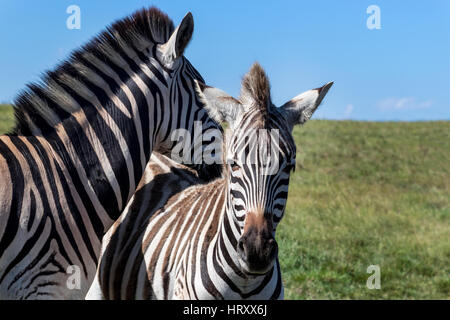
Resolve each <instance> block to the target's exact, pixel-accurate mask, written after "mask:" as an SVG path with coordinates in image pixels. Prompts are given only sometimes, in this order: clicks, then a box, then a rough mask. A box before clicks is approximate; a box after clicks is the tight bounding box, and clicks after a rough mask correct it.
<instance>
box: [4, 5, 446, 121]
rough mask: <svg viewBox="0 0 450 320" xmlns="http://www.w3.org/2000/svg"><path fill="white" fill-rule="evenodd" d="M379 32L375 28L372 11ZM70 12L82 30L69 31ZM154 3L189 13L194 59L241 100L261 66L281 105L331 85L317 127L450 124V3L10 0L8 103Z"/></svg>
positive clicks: (174, 14) (172, 12)
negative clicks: (342, 122)
mask: <svg viewBox="0 0 450 320" xmlns="http://www.w3.org/2000/svg"><path fill="white" fill-rule="evenodd" d="M372 4H374V5H377V6H378V7H379V8H380V10H381V29H379V30H369V29H368V28H367V26H366V20H367V18H368V17H369V16H370V14H367V13H366V9H367V7H368V6H369V5H372ZM69 5H78V6H79V7H80V9H81V29H80V30H69V29H67V27H66V20H67V18H68V17H69V14H67V13H66V9H67V7H68V6H69ZM149 5H155V6H157V7H159V8H160V9H162V10H163V11H165V12H166V13H167V14H168V15H169V16H170V17H171V18H172V19H173V20H174V23H175V24H178V23H179V22H180V21H181V19H182V18H183V16H184V15H185V14H186V13H187V12H188V11H191V12H192V13H193V15H194V20H195V31H194V37H193V39H192V41H191V44H190V45H189V47H188V49H187V51H186V56H187V57H188V58H189V60H190V61H191V62H192V64H193V65H194V66H195V67H196V68H197V69H198V70H199V71H200V73H201V74H202V75H203V76H204V78H205V79H206V81H207V82H208V84H210V85H213V86H216V87H219V88H221V89H223V90H225V91H227V92H229V93H230V94H232V95H235V96H237V95H238V94H239V88H240V80H241V77H242V75H243V74H244V73H245V72H246V71H247V70H248V69H249V67H250V66H251V64H252V63H253V62H254V61H259V62H260V63H261V65H262V66H263V67H264V68H265V69H266V71H267V73H268V75H269V77H270V80H271V84H272V97H273V101H274V103H275V104H277V105H281V104H282V103H284V102H285V101H287V100H289V99H290V98H292V97H294V96H296V95H297V94H299V93H301V92H303V91H305V90H308V89H311V88H315V87H318V86H320V85H322V84H324V83H326V82H328V81H334V82H335V85H334V86H333V88H332V89H331V90H330V92H329V93H328V96H327V98H326V99H325V100H326V101H325V102H324V104H323V105H322V106H321V108H320V109H319V110H318V111H317V112H316V115H315V116H314V117H315V118H319V119H355V120H402V121H411V120H438V119H446V120H449V119H450V88H449V87H450V84H449V81H448V75H449V74H450V59H449V58H450V1H447V0H429V1H392V0H390V1H381V0H371V1H365V0H346V1H334V0H322V1H298V0H297V1H256V0H252V1H242V0H241V1H174V0H170V1H169V0H165V1H142V0H127V1H106V0H96V1H93V0H90V1H88V0H71V1H66V0H58V1H54V0H38V1H32V2H31V1H29V0H26V1H25V0H2V1H1V3H0V39H1V44H2V50H0V70H1V72H2V77H0V101H3V102H9V101H12V99H13V98H14V97H15V95H16V94H17V93H18V91H19V90H20V89H22V88H23V87H24V85H25V84H26V83H27V82H30V81H34V80H37V79H38V78H39V75H40V74H41V73H42V72H43V71H44V70H46V69H48V68H51V67H53V66H54V65H55V64H56V63H57V62H59V61H61V60H63V59H64V58H65V57H67V55H68V54H69V53H70V52H71V51H72V50H73V49H75V48H76V47H77V46H79V45H81V44H83V43H84V42H86V41H87V40H88V39H90V38H91V37H92V36H93V35H95V34H97V33H98V32H99V31H101V30H102V29H103V28H104V27H105V26H106V25H108V24H110V23H111V22H112V21H114V20H116V19H118V18H121V17H124V16H126V15H128V14H130V13H132V12H133V11H135V10H136V9H139V8H141V7H143V6H149Z"/></svg>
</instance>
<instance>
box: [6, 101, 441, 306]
mask: <svg viewBox="0 0 450 320" xmlns="http://www.w3.org/2000/svg"><path fill="white" fill-rule="evenodd" d="M11 125H12V112H11V110H9V109H7V108H5V107H3V106H0V133H1V132H5V131H6V130H7V129H8V128H10V127H11ZM294 134H295V139H296V141H297V147H298V154H297V170H296V172H295V173H294V174H293V175H292V178H291V184H290V191H289V201H288V207H287V212H286V215H285V218H284V219H283V221H282V222H281V224H280V226H279V231H278V233H277V239H278V242H279V246H280V260H281V265H282V272H283V277H284V282H285V286H286V292H285V293H286V298H288V299H431V298H433V299H449V298H450V280H449V279H450V165H449V164H450V122H423V123H388V122H386V123H374V122H351V121H310V122H309V123H308V124H307V125H305V126H304V127H303V128H297V129H296V130H295V132H294ZM370 265H378V266H379V267H380V270H381V289H379V290H376V289H374V290H369V289H368V288H367V287H366V281H367V278H368V277H369V276H370V274H368V273H367V267H368V266H370Z"/></svg>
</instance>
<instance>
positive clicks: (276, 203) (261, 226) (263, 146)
mask: <svg viewBox="0 0 450 320" xmlns="http://www.w3.org/2000/svg"><path fill="white" fill-rule="evenodd" d="M272 116H274V117H275V114H274V115H272ZM259 117H260V112H259V111H258V110H251V111H248V112H245V113H244V114H243V118H242V120H241V123H240V125H239V126H240V129H239V130H236V131H235V132H233V134H232V137H231V140H230V145H229V147H230V149H232V150H228V151H227V155H231V156H232V157H230V158H228V159H227V163H228V164H227V167H228V170H227V173H228V181H229V184H228V188H229V189H228V199H229V207H230V212H232V219H233V220H234V221H235V223H236V225H237V226H238V227H239V233H240V238H239V240H238V242H237V248H236V251H237V254H238V260H239V263H240V265H241V267H242V269H243V271H244V272H245V273H246V274H250V275H251V274H264V273H266V272H268V271H269V270H270V269H271V268H272V267H273V263H274V261H275V258H276V257H277V253H278V245H277V242H276V240H275V231H276V227H277V225H278V223H279V222H280V220H281V218H282V217H283V214H284V208H285V205H286V201H287V195H288V186H289V176H290V173H291V171H292V170H293V168H294V167H295V144H294V142H293V140H292V137H291V136H290V132H289V131H288V127H287V125H286V123H284V120H283V121H276V119H277V118H275V120H274V121H272V120H271V121H270V124H268V125H267V126H266V127H265V128H260V127H259V126H260V125H259V124H258V118H259ZM280 119H283V118H282V117H280ZM241 131H246V132H254V135H248V134H242V132H241ZM266 131H271V132H272V133H271V134H270V133H268V134H264V133H263V132H266ZM276 132H278V133H279V132H282V133H284V134H279V135H278V136H277V135H276V134H275V133H276ZM286 133H288V134H286ZM247 137H248V138H247Z"/></svg>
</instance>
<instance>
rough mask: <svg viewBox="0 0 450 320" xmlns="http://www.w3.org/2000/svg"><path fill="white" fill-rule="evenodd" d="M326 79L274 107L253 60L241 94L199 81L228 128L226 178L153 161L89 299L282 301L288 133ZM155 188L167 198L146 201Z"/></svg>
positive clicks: (308, 111)
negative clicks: (280, 237)
mask: <svg viewBox="0 0 450 320" xmlns="http://www.w3.org/2000/svg"><path fill="white" fill-rule="evenodd" d="M331 85H332V83H329V84H327V85H325V86H324V87H322V88H319V89H314V90H310V91H307V92H305V93H304V94H302V95H299V96H297V97H296V98H294V99H293V100H291V101H289V102H288V103H286V104H285V105H284V106H282V107H281V108H276V107H274V106H273V105H272V102H271V100H270V88H269V82H268V79H267V77H266V75H265V73H264V71H263V69H262V68H261V67H260V66H259V65H258V64H255V65H254V66H253V67H252V68H251V70H250V72H249V73H248V74H247V75H246V76H245V77H244V79H243V84H242V91H241V96H240V99H239V100H236V99H234V98H232V97H230V96H227V95H226V94H225V93H224V92H222V91H220V90H217V89H214V88H209V87H205V86H204V87H202V93H203V95H204V99H205V100H206V101H207V102H208V109H210V114H214V116H215V117H216V118H217V119H218V120H220V121H227V122H228V123H229V124H230V127H231V131H232V132H231V133H230V134H229V135H228V136H227V138H226V139H225V147H224V153H223V156H224V160H226V164H225V166H224V173H223V177H221V178H218V179H216V180H214V181H212V182H210V183H202V182H201V181H197V182H195V181H194V183H195V184H194V185H192V181H191V180H190V179H186V178H185V177H184V176H185V173H184V172H183V171H180V170H181V169H180V167H176V168H175V167H174V166H172V165H170V163H169V162H168V160H164V161H163V160H162V159H163V158H162V157H161V156H158V158H157V157H155V158H153V161H152V163H151V164H150V166H149V168H148V170H149V171H148V175H149V176H150V177H151V181H152V182H151V183H150V184H147V185H145V186H143V188H142V189H141V191H142V194H141V192H140V195H139V196H138V195H136V196H135V197H134V198H133V199H132V201H131V203H130V204H129V206H128V207H127V209H126V210H125V211H124V213H123V214H122V216H121V218H120V219H119V220H118V221H117V222H116V223H115V224H114V226H113V227H112V228H111V229H110V230H109V231H108V233H107V236H105V238H104V242H103V249H102V256H101V259H100V262H99V266H98V270H97V275H96V278H95V280H94V283H93V285H92V287H91V289H90V290H89V293H88V295H87V299H99V298H100V299H281V298H283V284H282V280H281V270H280V264H279V261H278V255H277V252H278V251H277V250H278V247H277V243H276V241H275V231H276V227H277V225H278V223H279V222H280V220H281V218H282V216H283V214H284V209H285V204H286V200H287V194H288V183H289V176H290V172H291V170H292V169H293V168H294V167H295V155H296V146H295V143H294V141H293V138H292V135H291V130H292V127H293V126H294V125H295V124H303V123H305V122H306V121H307V120H308V119H309V118H310V117H311V115H312V113H313V112H314V111H315V110H316V108H317V107H318V106H319V104H320V102H321V101H322V99H323V97H324V96H325V95H326V93H327V91H328V89H329V88H330V87H331ZM156 181H157V183H154V182H156ZM166 181H167V184H166V183H165V182H166ZM177 181H178V182H177ZM144 183H145V182H144ZM177 183H178V186H177ZM189 184H191V186H190V187H188V188H186V187H185V186H186V185H189ZM169 185H172V186H177V187H169ZM154 189H158V190H170V194H164V195H161V196H160V197H159V198H157V197H153V196H151V197H149V195H154V194H155V191H154Z"/></svg>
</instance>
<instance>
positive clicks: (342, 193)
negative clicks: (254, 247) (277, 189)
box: [277, 121, 450, 299]
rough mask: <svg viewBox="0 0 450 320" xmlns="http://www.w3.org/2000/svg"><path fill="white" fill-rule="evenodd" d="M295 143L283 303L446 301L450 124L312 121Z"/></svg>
mask: <svg viewBox="0 0 450 320" xmlns="http://www.w3.org/2000/svg"><path fill="white" fill-rule="evenodd" d="M294 135H295V139H296V142H297V147H298V153H297V171H296V172H295V174H293V175H292V178H291V183H290V189H289V201H288V205H287V210H286V214H285V218H284V219H283V221H282V222H281V224H280V227H279V232H278V235H277V237H278V241H279V245H280V260H281V265H282V272H283V276H284V280H285V283H286V297H287V298H289V299H335V298H339V299H417V298H420V299H429V298H435V299H448V298H450V281H449V277H450V199H449V197H450V165H449V164H450V122H418V123H393V122H390V123H375V122H352V121H311V122H310V123H308V124H306V125H305V127H303V128H298V129H296V130H295V131H294ZM369 265H379V266H380V269H381V289H380V290H369V289H367V287H366V281H367V278H368V277H369V276H370V274H367V273H366V271H367V267H368V266H369Z"/></svg>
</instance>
